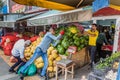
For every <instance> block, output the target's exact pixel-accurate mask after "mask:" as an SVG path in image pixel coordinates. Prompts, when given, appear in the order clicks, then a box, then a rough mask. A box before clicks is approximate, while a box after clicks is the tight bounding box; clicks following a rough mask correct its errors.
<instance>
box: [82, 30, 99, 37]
mask: <svg viewBox="0 0 120 80" xmlns="http://www.w3.org/2000/svg"><path fill="white" fill-rule="evenodd" d="M84 35H88V36H92V37H95V36H98V34H91V33H90V32H89V31H84Z"/></svg>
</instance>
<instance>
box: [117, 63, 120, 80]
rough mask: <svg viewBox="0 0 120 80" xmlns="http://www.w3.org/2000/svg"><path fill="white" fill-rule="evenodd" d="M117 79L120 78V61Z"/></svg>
mask: <svg viewBox="0 0 120 80" xmlns="http://www.w3.org/2000/svg"><path fill="white" fill-rule="evenodd" d="M116 80H120V63H119V67H118V72H117V78H116Z"/></svg>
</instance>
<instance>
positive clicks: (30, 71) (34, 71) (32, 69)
mask: <svg viewBox="0 0 120 80" xmlns="http://www.w3.org/2000/svg"><path fill="white" fill-rule="evenodd" d="M36 72H37V68H36V66H35V64H34V63H32V64H31V65H30V67H29V70H28V76H33V75H34V74H36Z"/></svg>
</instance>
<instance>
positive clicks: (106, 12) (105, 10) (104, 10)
mask: <svg viewBox="0 0 120 80" xmlns="http://www.w3.org/2000/svg"><path fill="white" fill-rule="evenodd" d="M111 15H120V11H119V10H116V9H114V8H111V7H105V8H102V9H100V10H98V11H97V12H95V13H93V16H94V17H95V16H111Z"/></svg>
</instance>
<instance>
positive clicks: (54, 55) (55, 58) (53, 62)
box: [24, 38, 62, 72]
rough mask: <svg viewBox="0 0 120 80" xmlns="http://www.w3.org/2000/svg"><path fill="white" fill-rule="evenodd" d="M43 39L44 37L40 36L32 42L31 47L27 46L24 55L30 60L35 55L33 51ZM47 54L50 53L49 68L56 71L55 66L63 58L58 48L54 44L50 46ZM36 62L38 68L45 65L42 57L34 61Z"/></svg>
mask: <svg viewBox="0 0 120 80" xmlns="http://www.w3.org/2000/svg"><path fill="white" fill-rule="evenodd" d="M41 40H42V38H38V39H37V40H36V41H34V42H32V44H31V45H30V46H29V47H27V48H26V50H25V53H24V55H25V58H26V59H27V60H29V59H30V58H31V57H32V56H33V53H34V51H35V49H36V47H37V45H38V44H39V43H40V42H41ZM47 55H48V64H49V65H48V68H47V70H48V71H49V72H53V71H56V67H55V65H56V62H57V61H60V60H61V59H62V58H61V57H60V56H59V54H58V52H57V50H56V49H55V48H54V47H52V46H51V47H49V48H48V50H47ZM34 63H35V65H36V67H37V68H38V69H40V68H42V67H43V66H44V62H43V59H42V57H39V58H37V59H36V60H35V61H34Z"/></svg>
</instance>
